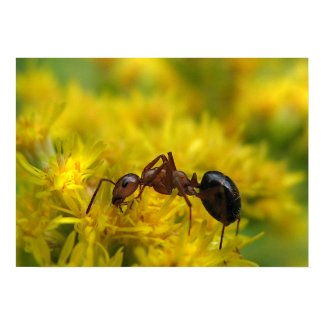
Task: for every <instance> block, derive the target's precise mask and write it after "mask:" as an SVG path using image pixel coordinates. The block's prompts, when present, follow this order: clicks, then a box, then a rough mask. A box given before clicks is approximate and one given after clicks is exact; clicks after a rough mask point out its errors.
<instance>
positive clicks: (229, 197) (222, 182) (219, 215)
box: [197, 171, 241, 248]
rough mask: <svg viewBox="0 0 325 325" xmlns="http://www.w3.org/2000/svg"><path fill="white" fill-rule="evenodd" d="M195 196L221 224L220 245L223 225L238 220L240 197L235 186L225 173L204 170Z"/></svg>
mask: <svg viewBox="0 0 325 325" xmlns="http://www.w3.org/2000/svg"><path fill="white" fill-rule="evenodd" d="M199 191H200V192H199V193H198V194H197V196H198V197H199V198H200V199H201V201H202V203H203V205H204V207H205V209H206V210H207V211H208V212H209V214H210V215H211V216H212V217H213V218H215V219H216V220H218V221H220V222H221V223H222V224H223V229H222V234H221V240H220V246H219V248H221V247H222V239H223V232H224V227H225V226H228V225H230V224H231V223H233V222H235V221H236V220H238V223H239V220H240V209H241V199H240V194H239V190H238V188H237V186H236V185H235V183H234V182H233V181H232V180H231V179H230V178H229V177H228V176H226V175H224V174H222V173H221V172H218V171H209V172H206V173H205V174H204V176H203V178H202V181H201V184H200V185H199ZM237 232H238V224H237Z"/></svg>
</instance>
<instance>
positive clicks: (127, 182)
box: [122, 179, 129, 188]
mask: <svg viewBox="0 0 325 325" xmlns="http://www.w3.org/2000/svg"><path fill="white" fill-rule="evenodd" d="M128 184H129V181H128V180H127V179H125V180H124V181H123V182H122V187H123V188H126V187H127V186H128Z"/></svg>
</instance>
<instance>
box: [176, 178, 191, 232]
mask: <svg viewBox="0 0 325 325" xmlns="http://www.w3.org/2000/svg"><path fill="white" fill-rule="evenodd" d="M175 183H176V187H177V189H178V192H179V193H180V195H181V196H182V197H183V198H184V200H185V201H186V204H187V206H188V207H189V209H190V220H189V227H188V235H190V234H191V226H192V203H191V201H190V200H189V199H188V197H187V195H186V193H185V191H184V188H183V187H182V185H181V184H180V182H179V180H178V179H177V178H176V179H175Z"/></svg>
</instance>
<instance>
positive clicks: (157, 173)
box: [135, 158, 168, 199]
mask: <svg viewBox="0 0 325 325" xmlns="http://www.w3.org/2000/svg"><path fill="white" fill-rule="evenodd" d="M156 159H157V158H156ZM166 166H168V162H167V161H165V162H164V163H163V164H162V165H161V166H159V167H158V168H157V169H156V170H155V171H154V172H153V174H152V175H151V177H150V178H148V179H146V181H145V183H144V184H142V187H141V188H140V192H139V194H138V195H137V197H136V198H135V199H141V195H142V192H143V191H144V189H145V188H146V186H149V184H150V183H151V182H152V181H153V180H154V179H155V178H156V177H157V176H158V175H159V173H160V172H161V170H162V169H163V168H164V167H166ZM148 169H150V168H148ZM145 170H146V169H144V170H143V171H145ZM142 173H143V172H142Z"/></svg>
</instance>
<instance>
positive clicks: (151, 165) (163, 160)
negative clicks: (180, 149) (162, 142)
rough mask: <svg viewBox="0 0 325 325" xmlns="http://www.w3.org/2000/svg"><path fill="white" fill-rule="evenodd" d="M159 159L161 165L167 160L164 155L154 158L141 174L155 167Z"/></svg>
mask: <svg viewBox="0 0 325 325" xmlns="http://www.w3.org/2000/svg"><path fill="white" fill-rule="evenodd" d="M159 159H161V160H162V162H163V163H165V162H167V161H168V159H167V157H166V156H165V155H159V156H158V157H156V158H155V159H154V160H152V161H151V162H150V163H149V164H148V165H147V166H146V167H144V168H143V171H142V174H143V172H145V171H146V170H148V169H151V168H152V167H153V166H154V165H156V163H157V161H158V160H159Z"/></svg>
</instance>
